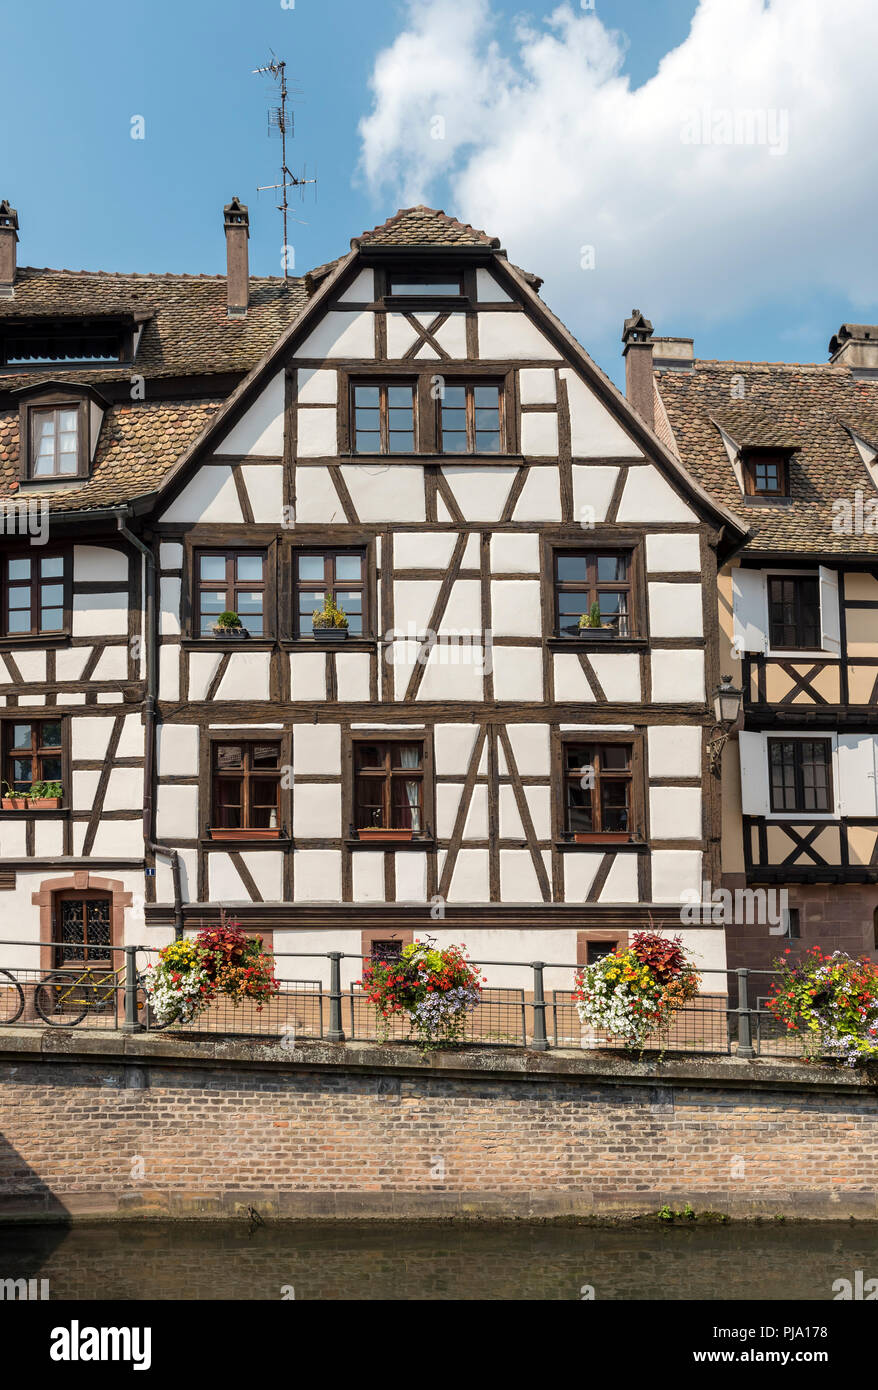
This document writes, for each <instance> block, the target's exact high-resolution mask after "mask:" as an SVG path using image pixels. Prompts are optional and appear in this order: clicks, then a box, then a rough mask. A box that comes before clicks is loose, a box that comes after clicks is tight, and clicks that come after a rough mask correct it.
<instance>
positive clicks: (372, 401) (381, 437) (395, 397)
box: [351, 381, 415, 454]
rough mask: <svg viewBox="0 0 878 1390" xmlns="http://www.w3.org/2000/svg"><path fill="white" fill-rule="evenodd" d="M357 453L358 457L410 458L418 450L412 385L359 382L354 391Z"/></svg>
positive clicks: (410, 383) (406, 383)
mask: <svg viewBox="0 0 878 1390" xmlns="http://www.w3.org/2000/svg"><path fill="white" fill-rule="evenodd" d="M351 389H352V392H353V400H352V408H353V418H354V450H355V452H356V453H358V454H411V453H413V452H414V447H415V387H414V383H413V382H400V383H395V382H384V381H382V382H377V383H372V382H369V383H366V382H357V383H355V384H354V385H353V387H352V388H351Z"/></svg>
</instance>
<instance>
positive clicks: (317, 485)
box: [296, 465, 345, 524]
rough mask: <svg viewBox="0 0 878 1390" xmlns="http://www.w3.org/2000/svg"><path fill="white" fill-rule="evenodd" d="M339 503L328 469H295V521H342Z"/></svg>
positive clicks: (342, 515) (343, 516)
mask: <svg viewBox="0 0 878 1390" xmlns="http://www.w3.org/2000/svg"><path fill="white" fill-rule="evenodd" d="M344 520H345V514H344V507H343V506H342V505H341V501H340V499H339V495H338V493H337V491H336V489H335V484H334V483H333V481H332V478H331V477H330V473H329V469H328V468H326V467H325V466H324V467H320V466H319V465H318V466H316V467H310V468H297V469H296V521H297V522H301V523H303V524H304V523H305V522H339V523H340V522H343V521H344Z"/></svg>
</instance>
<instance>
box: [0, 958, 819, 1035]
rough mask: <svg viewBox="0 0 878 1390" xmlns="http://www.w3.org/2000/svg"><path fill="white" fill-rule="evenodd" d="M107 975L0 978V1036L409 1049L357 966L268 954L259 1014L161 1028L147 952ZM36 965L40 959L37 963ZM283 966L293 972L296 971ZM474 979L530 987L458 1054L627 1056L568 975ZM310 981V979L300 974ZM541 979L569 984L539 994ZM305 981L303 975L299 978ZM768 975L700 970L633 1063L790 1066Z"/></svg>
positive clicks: (477, 1015)
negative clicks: (17, 1032)
mask: <svg viewBox="0 0 878 1390" xmlns="http://www.w3.org/2000/svg"><path fill="white" fill-rule="evenodd" d="M51 944H52V943H47V942H42V943H34V942H29V943H25V942H7V941H0V947H3V946H12V945H15V946H19V947H27V948H28V949H30V950H31V951H33V950H34V948H35V947H39V946H42V947H44V948H45V947H46V946H49V945H51ZM111 953H113V954H112V959H113V964H112V965H109V964H108V963H107V961H106V960H104V961H101V962H97V961H89V960H87V959H83V960H80V961H76V962H68V963H64V964H62V965H59V966H57V967H56V968H49V969H39V968H36V967H32V966H28V967H16V968H9V967H5V968H4V967H0V1027H4V1026H5V1027H30V1028H46V1027H55V1028H89V1029H90V1028H99V1029H108V1030H114V1029H125V1030H127V1031H141V1030H143V1031H147V1032H150V1031H158V1030H159V1029H161V1031H163V1032H167V1033H168V1034H176V1035H186V1036H195V1037H197V1036H205V1035H212V1036H238V1037H261V1038H265V1039H273V1040H278V1039H280V1040H283V1039H284V1038H289V1039H291V1040H293V1041H295V1040H296V1039H299V1038H301V1039H321V1038H322V1039H327V1040H329V1041H333V1042H341V1041H344V1040H350V1041H354V1042H381V1041H388V1042H398V1043H404V1042H413V1041H417V1034H416V1032H415V1030H414V1029H413V1026H412V1022H411V1020H410V1019H409V1017H408V1016H407V1015H405V1014H393V1015H391V1016H389V1017H388V1018H382V1017H380V1015H379V1014H378V1012H377V1010H376V1009H375V1007H374V1006H373V1004H372V1003H371V1002H370V1001H369V999H368V998H367V996H366V994H365V993H364V991H363V990H362V988H361V986H360V985H359V983H347V984H345V985H344V987H343V986H342V961H345V962H348V963H349V968H350V970H351V971H352V972H353V973H354V974H356V975H359V974H360V973H361V967H362V963H363V961H364V959H366V958H365V957H362V956H358V955H350V954H347V953H342V952H339V951H328V952H316V951H315V952H294V951H290V952H281V951H278V952H274V953H269V954H273V957H274V962H275V971H276V974H277V975H278V977H279V980H280V988H279V991H278V993H277V994H275V995H273V996H272V997H271V998H270V999H267V1000H266V1001H265V1002H263V1003H261V1004H260V1003H258V1002H256V1001H255V1000H253V999H248V998H245V999H242V1000H240V1001H237V1002H235V1001H233V1000H232V999H231V998H230V997H228V996H226V995H218V996H216V997H215V998H214V999H212V1000H211V1002H210V1003H209V1004H208V1005H207V1006H206V1007H205V1008H203V1009H202V1010H200V1011H199V1012H198V1013H197V1014H196V1015H195V1016H194V1017H193V1018H191V1019H190V1020H189V1021H188V1022H186V1023H182V1022H174V1023H171V1024H169V1025H164V1026H162V1025H160V1024H159V1023H158V1022H157V1020H156V1017H155V1014H154V1013H153V1011H152V1008H151V1006H150V1003H149V999H148V997H147V992H146V991H145V989H144V981H145V970H146V967H147V965H148V963H149V962H150V961H151V960H152V961H154V960H155V959H156V957H157V950H156V949H155V948H147V947H139V946H136V947H135V946H128V947H112V948H107V950H106V954H111ZM42 958H45V957H44V956H43V957H42ZM305 961H309V962H319V965H316V964H315V965H314V966H313V968H312V969H310V971H309V972H308V975H309V977H305V978H299V977H298V976H296V977H293V973H292V972H293V971H295V970H296V969H297V967H298V966H299V965H300V964H301V963H303V962H305ZM287 962H296V964H294V965H290V964H287ZM474 964H478V965H479V968H480V969H481V970H483V971H487V972H489V975H490V972H491V971H493V970H498V971H499V970H503V971H504V972H506V974H507V976H508V973H509V971H510V969H511V970H513V971H515V972H516V973H517V974H518V975H519V976H520V977H529V979H528V986H527V987H525V986H523V985H514V986H513V985H506V986H501V985H498V984H494V983H492V982H491V980H490V978H488V982H487V983H486V984H485V985H484V986H483V989H482V993H481V998H480V1001H479V1003H478V1004H477V1005H476V1006H475V1008H473V1009H472V1010H470V1011H469V1012H468V1013H467V1015H466V1019H465V1025H464V1027H463V1029H462V1032H461V1036H460V1043H461V1045H464V1046H466V1045H469V1046H473V1045H479V1046H483V1047H484V1046H490V1047H526V1048H537V1049H539V1050H545V1049H547V1048H550V1047H551V1048H556V1049H577V1050H578V1049H589V1050H593V1051H596V1052H602V1051H608V1052H612V1053H620V1052H625V1051H626V1050H631V1049H630V1044H628V1043H626V1040H625V1039H624V1038H622V1037H619V1036H614V1035H612V1034H610V1033H608V1032H606V1031H604V1030H602V1029H597V1028H594V1027H593V1026H592V1025H590V1024H589V1023H588V1022H585V1021H583V1020H582V1018H581V1017H580V1012H579V1009H578V1008H577V1000H576V998H575V995H574V989H575V977H576V975H577V972H578V970H579V969H580V968H581V967H580V966H578V965H574V964H568V963H552V962H522V961H508V960H492V961H480V962H474ZM306 971H308V967H306ZM546 971H551V972H552V973H553V978H555V979H557V977H558V975H559V974H560V975H561V977H562V978H564V979H566V981H567V982H568V984H567V986H565V987H558V988H553V989H551V990H549V991H545V990H544V987H543V980H544V976H545V972H546ZM305 973H306V972H303V975H305ZM773 978H775V972H774V971H765V970H762V971H757V970H744V969H739V970H731V971H730V970H703V971H702V972H701V981H702V992H701V993H699V994H698V995H696V996H695V998H693V999H691V1000H690V1001H689V1002H688V1003H686V1004H685V1005H684V1006H683V1007H682V1008H681V1009H679V1010H677V1011H676V1012H675V1013H674V1014H673V1015H672V1016H671V1019H670V1022H669V1025H668V1027H667V1028H666V1029H665V1030H664V1031H663V1032H661V1033H655V1034H652V1035H650V1036H648V1037H646V1038H645V1039H644V1040H643V1043H642V1047H641V1046H640V1045H638V1046H637V1047H636V1048H635V1049H633V1050H634V1051H636V1052H637V1053H638V1054H639V1053H641V1052H642V1053H643V1055H646V1056H649V1055H653V1056H655V1055H663V1054H666V1053H675V1054H686V1053H689V1054H698V1055H712V1056H722V1055H735V1054H736V1055H739V1056H742V1057H754V1056H755V1057H796V1056H801V1055H802V1054H803V1051H804V1048H803V1039H802V1038H801V1037H800V1036H797V1035H795V1034H792V1035H791V1034H790V1033H789V1032H788V1030H787V1029H786V1027H785V1026H784V1025H783V1024H782V1023H781V1022H780V1021H779V1020H778V1019H777V1018H776V1017H775V1015H774V1013H773V1012H772V1011H771V1009H770V1008H769V1007H767V1006H768V1002H769V994H770V988H771V981H772V979H773Z"/></svg>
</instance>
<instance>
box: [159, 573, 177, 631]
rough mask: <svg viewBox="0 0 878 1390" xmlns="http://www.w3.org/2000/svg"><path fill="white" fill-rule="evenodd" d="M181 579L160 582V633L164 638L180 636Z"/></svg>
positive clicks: (161, 580)
mask: <svg viewBox="0 0 878 1390" xmlns="http://www.w3.org/2000/svg"><path fill="white" fill-rule="evenodd" d="M181 593H182V581H181V580H180V579H175V578H170V579H160V580H159V632H160V633H161V635H162V636H163V637H179V636H180V595H181Z"/></svg>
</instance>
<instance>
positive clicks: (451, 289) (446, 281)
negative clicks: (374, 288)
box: [387, 271, 463, 299]
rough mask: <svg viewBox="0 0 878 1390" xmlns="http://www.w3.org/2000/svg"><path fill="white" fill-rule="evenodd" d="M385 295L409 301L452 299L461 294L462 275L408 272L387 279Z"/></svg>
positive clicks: (392, 275) (391, 275)
mask: <svg viewBox="0 0 878 1390" xmlns="http://www.w3.org/2000/svg"><path fill="white" fill-rule="evenodd" d="M387 293H388V294H395V295H405V296H406V297H407V298H410V299H414V298H417V299H452V298H459V297H460V295H462V294H463V276H462V275H430V274H428V275H413V274H411V273H410V272H408V271H401V272H400V274H398V275H397V274H393V273H391V274H390V275H389V276H388V277H387Z"/></svg>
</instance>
